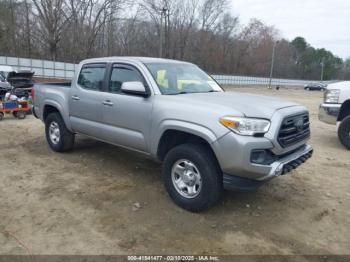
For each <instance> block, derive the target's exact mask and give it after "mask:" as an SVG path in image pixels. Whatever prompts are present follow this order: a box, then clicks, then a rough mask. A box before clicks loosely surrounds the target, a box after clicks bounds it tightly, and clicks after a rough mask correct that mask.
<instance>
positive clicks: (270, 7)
mask: <svg viewBox="0 0 350 262" xmlns="http://www.w3.org/2000/svg"><path fill="white" fill-rule="evenodd" d="M230 1H231V6H232V9H233V13H234V14H235V15H238V16H239V18H240V23H241V24H243V25H246V24H248V23H249V20H250V19H251V18H257V19H259V20H261V21H263V22H264V23H266V24H267V25H273V26H275V27H276V28H277V29H278V30H279V31H280V33H281V36H282V37H284V38H287V39H288V40H293V39H294V38H295V37H296V36H302V37H304V38H305V39H306V41H307V42H308V43H310V44H311V45H312V46H313V47H316V48H326V49H328V50H330V51H331V52H332V53H333V54H335V55H337V56H339V57H341V58H343V59H346V58H348V57H350V0H230Z"/></svg>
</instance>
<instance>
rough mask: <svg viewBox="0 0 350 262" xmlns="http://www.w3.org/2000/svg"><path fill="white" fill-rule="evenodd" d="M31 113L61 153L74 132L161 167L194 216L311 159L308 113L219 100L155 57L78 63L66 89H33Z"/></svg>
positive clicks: (267, 102)
mask: <svg viewBox="0 0 350 262" xmlns="http://www.w3.org/2000/svg"><path fill="white" fill-rule="evenodd" d="M33 99H34V113H35V115H36V116H37V117H38V118H40V119H41V120H42V121H43V122H44V123H45V131H46V139H47V142H48V144H49V145H50V147H51V148H52V149H53V150H54V151H57V152H63V151H67V150H70V149H72V147H73V144H74V136H75V134H83V135H86V136H89V137H92V138H94V139H98V140H101V141H105V142H107V143H110V144H114V145H117V146H121V147H125V148H128V149H131V150H135V151H138V152H140V153H143V154H146V155H148V156H150V157H152V158H153V159H155V160H158V161H160V162H162V163H163V167H162V174H163V179H164V184H165V187H166V189H167V191H168V193H169V195H170V197H171V198H172V199H173V200H174V202H175V203H176V204H178V205H179V206H181V207H183V208H185V209H187V210H190V211H200V210H204V209H206V208H208V207H210V206H211V205H213V204H214V203H215V202H216V201H217V200H218V199H219V197H220V195H221V193H222V191H223V189H232V190H243V191H249V190H254V189H256V188H257V187H258V186H260V185H261V184H263V183H264V182H266V181H268V180H270V179H272V178H274V177H277V176H280V175H284V174H286V173H288V172H290V171H291V170H293V169H295V168H296V167H298V166H299V165H300V164H302V163H303V162H305V161H306V160H307V159H308V158H310V157H311V155H312V152H313V149H312V148H311V146H309V145H307V144H306V142H307V140H308V139H309V137H310V127H309V126H310V124H309V113H308V110H307V109H306V108H305V107H304V106H300V105H298V104H295V103H291V102H286V101H281V100H278V99H275V98H271V97H265V96H259V95H253V94H244V93H238V92H224V90H223V89H222V88H221V87H220V86H219V85H218V83H216V82H215V80H214V79H212V78H211V77H210V76H209V75H208V74H206V73H205V72H203V71H202V70H201V69H199V68H198V67H197V66H196V65H194V64H191V63H187V62H181V61H174V60H166V59H158V58H137V57H109V58H98V59H89V60H85V61H82V62H81V63H80V64H79V66H78V69H77V71H76V75H75V76H74V78H73V81H72V83H71V84H69V85H57V84H54V85H50V84H47V85H36V86H35V87H34V98H33Z"/></svg>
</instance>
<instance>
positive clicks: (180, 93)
mask: <svg viewBox="0 0 350 262" xmlns="http://www.w3.org/2000/svg"><path fill="white" fill-rule="evenodd" d="M184 94H189V92H185V91H181V92H179V93H173V94H168V95H171V96H174V95H184Z"/></svg>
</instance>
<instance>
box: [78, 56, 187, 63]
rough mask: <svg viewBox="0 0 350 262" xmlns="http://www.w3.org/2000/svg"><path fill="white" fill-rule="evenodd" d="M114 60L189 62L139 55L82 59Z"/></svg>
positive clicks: (89, 60)
mask: <svg viewBox="0 0 350 262" xmlns="http://www.w3.org/2000/svg"><path fill="white" fill-rule="evenodd" d="M114 61H125V62H140V63H188V62H185V61H179V60H172V59H165V58H156V57H137V56H110V57H100V58H90V59H86V60H83V61H81V63H99V62H114Z"/></svg>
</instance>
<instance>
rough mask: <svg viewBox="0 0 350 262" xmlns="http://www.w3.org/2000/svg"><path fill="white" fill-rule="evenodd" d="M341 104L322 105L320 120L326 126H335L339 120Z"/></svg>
mask: <svg viewBox="0 0 350 262" xmlns="http://www.w3.org/2000/svg"><path fill="white" fill-rule="evenodd" d="M340 107H341V104H321V105H320V107H319V110H318V119H319V120H320V121H322V122H324V123H326V124H331V125H335V124H336V123H337V120H338V115H339V111H340Z"/></svg>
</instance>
